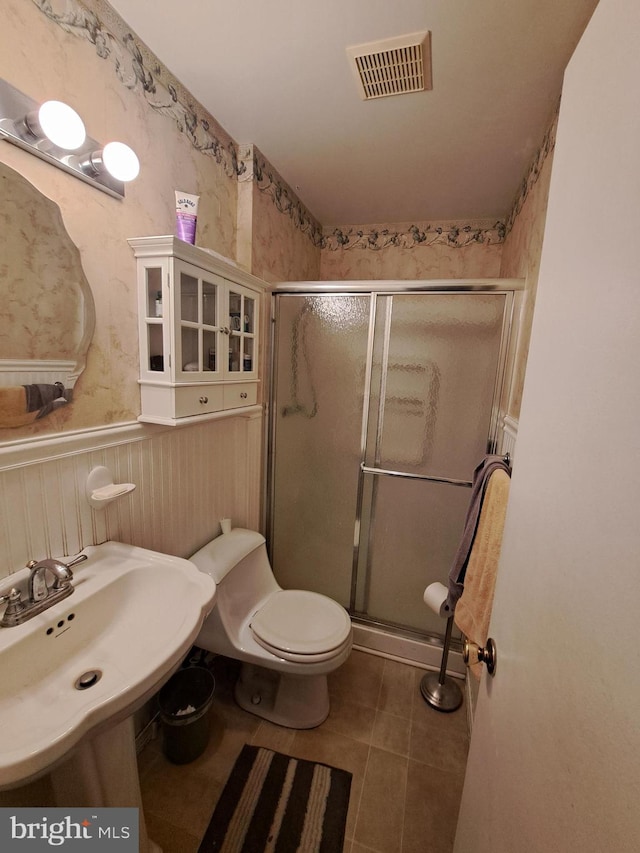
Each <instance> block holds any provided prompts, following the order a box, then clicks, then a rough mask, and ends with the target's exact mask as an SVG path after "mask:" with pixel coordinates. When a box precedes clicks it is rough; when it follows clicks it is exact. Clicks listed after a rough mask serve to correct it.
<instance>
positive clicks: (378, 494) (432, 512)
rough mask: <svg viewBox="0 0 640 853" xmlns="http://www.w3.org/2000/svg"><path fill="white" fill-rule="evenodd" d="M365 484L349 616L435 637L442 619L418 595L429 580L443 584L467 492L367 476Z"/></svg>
mask: <svg viewBox="0 0 640 853" xmlns="http://www.w3.org/2000/svg"><path fill="white" fill-rule="evenodd" d="M365 479H366V480H367V481H369V482H368V488H367V487H365V494H366V495H368V496H369V501H367V502H366V503H365V505H364V506H363V511H362V516H363V519H367V518H368V519H369V522H368V525H366V526H365V523H363V536H362V537H361V549H360V562H359V571H358V585H357V593H356V602H355V612H356V613H357V614H358V615H360V616H364V617H366V618H369V619H371V620H373V621H377V622H383V623H385V624H389V625H392V626H398V627H402V628H405V629H406V628H408V629H410V630H415V631H417V632H419V633H428V634H429V633H430V634H438V635H440V634H442V632H443V630H444V620H443V619H442V618H441V617H440V616H436V614H435V613H433V612H432V611H431V610H430V609H429V608H428V607H427V606H426V605H425V603H424V601H423V594H424V591H425V588H426V587H427V585H428V584H429V583H431V582H433V581H436V580H439V581H441V582H442V583H445V584H446V580H447V577H448V574H449V569H450V568H451V562H452V559H453V555H454V554H455V552H456V549H457V547H458V544H459V542H460V536H461V534H462V530H463V527H464V520H465V516H466V512H467V506H468V504H469V497H470V494H471V490H470V489H468V488H464V487H462V486H453V485H448V484H442V483H432V482H429V481H427V480H409V479H406V478H400V477H387V476H380V475H372V474H368V475H365ZM367 527H368V529H367ZM365 566H366V570H365Z"/></svg>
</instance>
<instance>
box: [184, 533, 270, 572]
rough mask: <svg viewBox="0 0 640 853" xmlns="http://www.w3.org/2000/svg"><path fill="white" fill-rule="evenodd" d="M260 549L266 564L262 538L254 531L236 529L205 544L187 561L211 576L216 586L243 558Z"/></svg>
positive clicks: (263, 539)
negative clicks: (262, 549)
mask: <svg viewBox="0 0 640 853" xmlns="http://www.w3.org/2000/svg"><path fill="white" fill-rule="evenodd" d="M261 547H262V548H264V550H265V553H264V557H265V559H266V560H267V563H268V558H267V553H266V547H265V538H264V536H263V535H262V534H261V533H257V532H256V531H255V530H243V529H242V528H241V527H237V528H236V529H235V530H232V531H231V532H230V533H223V534H222V536H217V537H216V538H215V539H212V540H211V542H207V544H206V545H204V546H203V547H202V548H201V549H200V550H199V551H196V553H195V554H194V555H193V556H192V557H190V558H189V559H190V560H191V562H192V563H195V564H196V566H197V567H198V568H199V569H200V571H201V572H205V574H208V575H211V577H212V578H213V579H214V581H215V582H216V585H218V584H220V583H221V582H222V581H223V580H224V579H225V578H226V576H227V575H228V574H229V572H230V571H231V570H232V569H234V568H235V567H236V566H238V565H239V564H240V563H241V562H242V560H244V558H245V557H248V556H249V554H251V553H252V552H253V551H255V550H256V549H257V548H261Z"/></svg>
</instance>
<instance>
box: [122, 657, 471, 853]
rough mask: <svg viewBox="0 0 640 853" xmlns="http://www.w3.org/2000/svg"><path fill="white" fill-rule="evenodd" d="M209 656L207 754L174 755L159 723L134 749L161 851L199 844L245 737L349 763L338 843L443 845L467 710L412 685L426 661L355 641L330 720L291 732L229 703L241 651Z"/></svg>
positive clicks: (352, 846) (449, 832)
mask: <svg viewBox="0 0 640 853" xmlns="http://www.w3.org/2000/svg"><path fill="white" fill-rule="evenodd" d="M208 665H209V666H210V667H211V669H212V671H213V674H214V677H215V679H216V689H215V693H214V701H213V707H212V712H211V737H210V741H209V744H208V745H207V748H206V750H205V751H204V753H203V754H202V755H201V756H199V757H198V758H197V759H196V760H195V761H193V762H191V763H190V764H186V765H173V764H171V763H170V762H169V761H167V759H166V757H165V756H164V754H163V749H162V737H161V734H162V726H161V725H160V726H159V727H158V735H159V736H158V737H156V738H155V739H152V740H150V741H149V743H147V744H146V746H145V747H144V750H143V751H142V753H141V754H140V756H139V758H138V764H139V773H140V784H141V789H142V795H143V803H144V809H145V815H146V819H147V824H148V829H149V835H150V837H151V838H153V839H154V840H155V841H157V842H158V843H159V844H160V845H161V846H162V847H163V850H164V853H196V851H197V849H198V845H199V840H200V838H201V837H202V835H203V834H204V831H205V829H206V827H207V826H208V823H209V820H210V818H211V814H212V812H213V809H214V807H215V803H216V801H217V798H218V797H219V795H220V793H221V791H222V789H223V787H224V785H225V783H226V781H227V778H228V776H229V774H230V772H231V770H232V768H233V765H234V762H235V760H236V758H237V757H238V755H239V753H240V750H241V749H242V747H243V745H244V744H245V743H252V744H254V745H258V746H265V747H267V748H268V749H274V750H277V751H279V752H283V753H285V754H288V755H293V756H296V757H298V758H305V759H308V760H311V761H320V762H323V763H325V764H329V765H331V766H333V767H341V768H343V769H345V770H348V771H349V772H351V773H352V776H353V779H352V787H351V796H350V802H349V812H348V815H347V827H346V833H345V843H344V853H427V851H428V853H450V851H451V849H452V844H453V837H454V833H455V823H456V817H457V810H458V807H459V802H460V796H461V791H462V782H463V778H464V766H465V761H466V755H467V748H468V736H467V728H466V710H465V709H464V705H463V707H462V708H461V709H460V711H456V712H455V713H454V714H442V713H441V712H438V711H436V710H434V709H433V708H431V707H430V706H428V705H427V703H426V702H424V700H423V699H422V696H421V694H420V692H419V687H420V678H421V677H422V675H423V672H424V671H423V670H420V669H417V668H415V667H413V666H409V665H405V664H402V663H401V662H399V661H395V660H386V659H384V658H382V657H379V656H377V655H369V654H366V653H364V652H362V651H359V650H355V651H354V652H353V653H352V654H351V656H350V658H349V659H348V660H347V661H346V662H345V664H344V665H343V666H342V667H340V668H339V669H338V670H337V671H336V672H335V673H332V674H331V675H330V676H329V679H328V680H329V692H330V699H331V711H330V714H329V717H328V719H327V720H326V721H325V722H324V723H323V724H322V725H321V726H318V727H317V728H315V729H309V730H300V731H296V730H294V729H287V728H284V727H282V726H276V725H274V724H272V723H269V722H267V721H266V720H262V719H261V718H259V717H256V716H255V715H254V714H250V713H248V712H246V711H244V710H242V709H241V708H239V707H238V706H237V705H236V703H235V700H234V697H233V686H234V683H235V680H236V678H237V676H238V673H239V669H240V667H239V664H238V663H237V662H236V661H232V660H229V659H227V658H223V657H218V658H215V659H213V660H211V659H210V660H209V661H208ZM460 684H461V685H462V684H463V682H460Z"/></svg>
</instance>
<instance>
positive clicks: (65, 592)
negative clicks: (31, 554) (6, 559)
mask: <svg viewBox="0 0 640 853" xmlns="http://www.w3.org/2000/svg"><path fill="white" fill-rule="evenodd" d="M86 559H87V556H86V554H80V555H79V556H77V557H75V558H74V559H73V560H70V561H69V562H68V563H61V562H60V560H54V559H52V558H50V557H47V558H46V559H44V560H29V562H28V563H27V568H28V569H29V570H30V574H29V581H28V594H29V600H28V601H23V600H22V594H21V593H20V590H18V589H16V588H13V589H12V590H11V591H10V592H9V593H8V594H7V595H3V596H1V597H0V603H1V602H3V601H6V602H7V607H6V609H5V612H4V615H3V617H2V619H1V620H0V626H1V627H3V628H10V627H12V626H14V625H21V624H22V623H23V622H26V621H27V620H28V619H31V618H32V617H33V616H36V615H37V614H38V613H42V611H43V610H47V609H48V608H49V607H51V606H52V605H54V604H56V603H57V602H58V601H62V600H63V599H64V598H67V596H69V595H71V593H72V592H73V585H72V583H71V581H72V580H73V572H72V571H71V566H75V565H76V564H77V563H81V562H82V561H83V560H86ZM48 574H50V575H53V579H54V580H53V584H52V585H51V586H49V585H48V584H47V575H48Z"/></svg>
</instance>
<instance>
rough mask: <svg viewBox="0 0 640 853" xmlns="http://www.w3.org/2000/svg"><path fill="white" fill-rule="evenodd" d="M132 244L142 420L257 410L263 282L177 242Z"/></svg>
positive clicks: (182, 419) (162, 420) (152, 240)
mask: <svg viewBox="0 0 640 853" xmlns="http://www.w3.org/2000/svg"><path fill="white" fill-rule="evenodd" d="M128 242H129V245H130V246H131V247H132V249H133V251H134V254H135V256H136V259H137V267H138V271H137V277H138V317H139V337H140V380H139V382H140V396H141V406H142V414H141V415H140V417H139V418H138V420H140V421H147V422H150V423H161V424H178V423H184V422H185V419H187V418H188V419H190V420H194V419H197V420H203V419H205V418H206V417H213V416H219V413H221V412H225V411H228V410H232V409H239V408H242V407H246V406H253V405H255V404H256V403H257V401H258V382H259V376H258V359H259V329H260V325H259V319H260V318H259V314H260V298H261V295H262V293H263V292H264V288H265V284H264V282H262V281H260V279H257V278H255V277H254V276H252V275H250V274H249V273H246V272H244V271H243V270H240V269H238V268H237V267H236V266H235V265H233V264H232V263H227V262H225V261H224V260H222V259H221V258H218V257H216V256H215V255H213V254H210V253H208V252H207V251H206V250H205V249H201V248H199V247H196V246H192V245H190V244H189V243H185V242H183V241H182V240H179V239H178V238H177V237H173V236H167V237H135V238H132V239H130V240H129V241H128Z"/></svg>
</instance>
